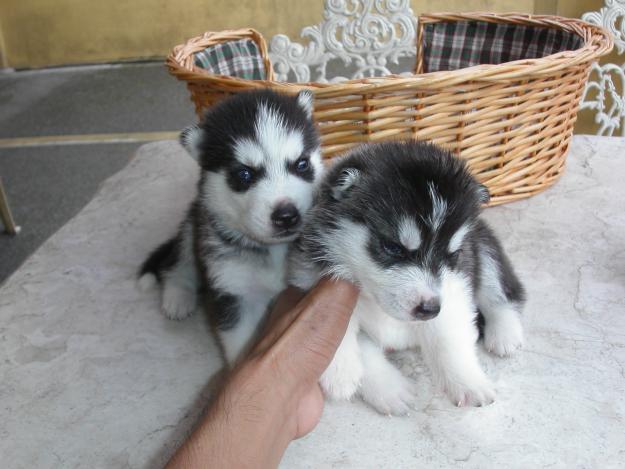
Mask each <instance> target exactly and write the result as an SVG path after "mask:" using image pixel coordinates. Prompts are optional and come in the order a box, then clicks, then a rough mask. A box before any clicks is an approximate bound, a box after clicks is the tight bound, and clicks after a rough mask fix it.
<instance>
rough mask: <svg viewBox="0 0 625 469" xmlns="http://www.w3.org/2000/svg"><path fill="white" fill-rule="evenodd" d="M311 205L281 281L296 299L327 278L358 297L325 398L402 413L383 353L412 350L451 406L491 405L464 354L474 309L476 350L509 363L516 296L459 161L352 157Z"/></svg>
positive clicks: (408, 394) (433, 154)
mask: <svg viewBox="0 0 625 469" xmlns="http://www.w3.org/2000/svg"><path fill="white" fill-rule="evenodd" d="M316 199H317V200H316V201H315V206H314V207H313V209H312V210H311V212H310V213H309V219H308V222H307V224H306V226H305V227H304V229H303V231H302V234H301V237H300V238H299V240H298V241H296V243H294V244H293V246H292V252H291V255H290V265H289V269H290V272H289V276H290V282H291V283H292V284H294V285H296V286H298V287H300V288H306V289H307V288H310V287H311V286H312V285H313V284H314V283H315V282H316V281H317V279H318V278H319V277H320V276H323V275H330V276H336V277H339V278H343V279H346V280H349V281H352V282H354V283H355V284H356V285H358V286H360V288H361V293H360V297H359V299H358V303H357V306H356V309H355V311H354V315H353V316H352V319H351V321H350V324H349V326H348V329H347V333H346V335H345V338H344V339H343V341H342V343H341V345H340V347H339V349H338V351H337V354H336V356H335V358H334V360H333V362H332V363H331V364H330V366H329V368H328V369H327V370H326V372H325V373H324V375H323V376H322V379H321V385H322V387H323V388H324V390H325V391H326V393H327V394H329V395H330V396H331V397H334V398H350V397H352V396H353V395H355V394H356V393H359V394H360V395H361V396H362V398H363V399H364V400H365V401H366V402H368V403H369V404H370V405H372V406H373V407H374V408H376V409H377V410H378V411H380V412H382V413H385V414H390V413H393V414H402V413H405V412H407V411H408V409H409V405H410V402H411V400H412V399H413V396H414V386H413V384H412V383H411V382H410V381H409V380H408V379H407V378H406V377H404V376H403V375H402V374H401V373H400V372H399V370H398V369H396V368H395V367H394V366H393V364H392V363H391V362H389V361H388V360H387V358H386V356H385V354H384V349H385V348H392V349H395V350H399V349H406V348H410V347H415V346H417V345H419V346H420V347H421V350H422V353H423V356H424V359H425V361H426V363H427V365H428V366H429V368H430V370H431V371H432V374H433V378H434V380H435V382H436V383H437V384H438V385H439V386H440V388H441V389H442V390H444V391H445V392H446V393H447V395H448V396H449V398H450V399H451V400H452V401H453V402H454V404H457V405H458V406H461V405H476V406H480V405H484V404H489V403H490V402H492V401H493V399H494V395H495V393H494V391H493V386H492V385H491V383H490V382H489V380H488V378H487V377H486V376H485V374H484V372H483V371H482V368H481V367H480V364H479V362H478V358H477V355H476V340H477V339H478V326H477V315H478V310H479V312H480V313H481V314H482V315H483V319H484V320H485V326H484V331H483V332H484V342H485V344H486V347H487V348H488V349H489V350H490V351H492V352H494V353H496V354H498V355H506V354H508V353H511V352H512V351H514V350H515V349H516V348H517V347H519V346H520V345H521V343H522V328H521V322H520V315H519V314H520V311H521V307H522V305H523V303H524V291H523V287H522V286H521V284H520V282H519V280H518V279H517V277H516V275H515V274H514V272H513V270H512V267H511V265H510V262H509V261H508V258H507V257H506V255H505V254H504V252H503V251H502V248H501V245H500V244H499V242H498V241H497V239H496V238H495V235H494V234H493V232H492V231H491V230H490V229H489V228H488V226H487V225H486V223H484V221H482V220H481V219H480V218H478V216H479V212H480V204H482V203H484V202H487V201H488V199H489V194H488V190H487V189H486V188H485V187H484V186H482V185H480V184H479V183H478V182H477V181H476V180H475V179H474V178H473V177H472V176H471V175H470V174H469V171H468V170H467V168H466V166H465V164H464V163H463V161H461V160H460V159H457V158H454V157H453V156H452V155H451V154H450V153H448V152H446V151H444V150H442V149H440V148H438V147H436V146H433V145H430V144H425V143H421V142H417V141H411V142H405V143H401V142H394V143H390V142H389V143H381V144H372V145H367V146H361V147H359V148H357V149H356V150H354V151H353V152H352V153H351V154H348V155H347V156H345V157H342V158H340V159H339V160H338V161H336V163H335V164H334V165H333V166H332V167H331V169H329V170H328V172H327V173H326V177H324V180H323V182H322V183H321V185H320V188H319V190H318V193H317V195H316Z"/></svg>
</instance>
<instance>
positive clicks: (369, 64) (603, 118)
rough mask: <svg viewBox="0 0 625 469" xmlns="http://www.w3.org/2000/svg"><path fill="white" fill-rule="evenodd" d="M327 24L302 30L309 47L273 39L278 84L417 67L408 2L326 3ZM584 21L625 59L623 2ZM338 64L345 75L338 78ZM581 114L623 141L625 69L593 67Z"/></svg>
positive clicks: (611, 0) (609, 1)
mask: <svg viewBox="0 0 625 469" xmlns="http://www.w3.org/2000/svg"><path fill="white" fill-rule="evenodd" d="M323 18H324V19H323V21H322V22H321V23H319V24H317V25H315V26H308V27H306V28H304V29H303V30H302V34H301V36H302V37H303V38H305V39H308V43H307V44H306V45H303V44H300V43H297V42H291V40H290V39H289V37H288V36H285V35H284V34H278V35H276V36H274V37H273V38H272V39H271V42H270V52H269V55H270V58H271V61H272V63H273V66H274V72H275V76H276V79H277V80H280V81H295V82H307V81H318V82H322V83H325V82H328V81H330V82H337V81H342V80H347V79H349V78H363V77H370V76H383V75H388V74H391V73H400V74H407V73H411V72H410V71H407V70H413V69H414V66H406V64H405V63H404V64H401V59H413V62H414V57H415V55H416V47H415V43H416V26H417V24H416V19H415V16H414V13H413V11H412V9H411V8H410V2H409V0H325V7H324V13H323ZM582 19H583V20H585V21H588V22H590V23H594V24H597V25H600V26H603V27H604V28H606V29H607V30H608V31H610V32H611V33H612V35H613V36H614V43H615V45H616V49H617V51H618V53H619V54H623V53H625V0H605V6H604V7H603V8H601V9H600V10H599V11H596V12H590V13H586V14H584V15H583V16H582ZM337 62H338V64H339V65H342V73H336V69H337ZM329 64H331V68H332V73H330V74H329V73H328V65H329ZM402 65H403V66H402ZM329 75H331V76H329ZM581 109H588V110H591V111H594V113H595V122H596V123H597V124H598V125H599V130H598V131H597V134H598V135H613V134H614V133H615V132H617V131H618V132H620V134H621V135H623V136H625V63H624V64H622V65H617V64H613V63H608V64H604V65H601V66H600V65H597V64H595V65H594V66H593V69H592V73H591V77H590V80H589V81H588V83H587V85H586V89H585V90H584V95H583V97H582V103H581Z"/></svg>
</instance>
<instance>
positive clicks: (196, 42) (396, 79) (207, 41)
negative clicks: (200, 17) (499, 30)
mask: <svg viewBox="0 0 625 469" xmlns="http://www.w3.org/2000/svg"><path fill="white" fill-rule="evenodd" d="M468 20H469V21H470V20H473V21H486V22H495V23H497V22H498V23H509V24H518V25H524V26H535V27H550V28H557V29H561V30H565V31H569V32H571V33H574V34H577V35H578V36H580V37H581V39H582V40H583V41H584V44H583V46H582V47H580V48H579V49H576V50H573V51H562V52H557V53H555V54H550V55H547V56H544V57H540V58H536V59H520V60H515V61H511V62H505V63H502V64H480V65H475V66H472V67H467V68H463V69H458V70H443V71H437V72H428V73H418V74H414V75H411V76H400V75H386V76H383V77H370V78H360V79H352V80H346V81H341V82H329V83H321V82H306V83H291V82H282V81H274V80H273V79H272V78H273V70H272V66H271V62H270V61H269V57H268V53H267V47H266V42H265V40H264V38H263V37H262V35H261V34H260V33H259V32H258V31H256V30H254V29H252V28H245V29H238V30H225V31H218V32H206V33H204V34H202V35H200V36H196V37H193V38H191V39H189V40H187V41H186V42H185V43H183V44H180V45H178V46H175V47H174V48H173V49H172V51H171V52H170V54H169V55H168V56H167V59H166V65H167V67H168V68H169V71H170V73H171V74H172V75H174V76H176V77H177V78H178V79H179V80H183V81H187V82H190V83H204V84H208V83H212V84H221V85H222V86H224V85H226V86H227V87H228V88H232V90H233V91H234V90H236V89H249V88H267V87H269V88H274V89H279V90H282V91H285V92H292V93H294V92H297V91H299V90H302V89H308V90H310V91H311V92H313V93H314V94H315V95H316V96H318V97H324V98H326V97H327V98H331V97H333V95H335V94H336V95H338V96H340V95H344V94H345V91H347V90H346V88H351V89H354V90H356V89H357V90H358V93H366V92H367V91H369V90H371V92H374V91H375V92H383V91H384V88H385V87H387V86H388V87H392V88H393V90H397V88H398V87H402V86H405V87H406V88H412V87H415V86H419V87H421V88H424V87H428V88H431V89H437V88H443V87H449V86H451V85H459V84H462V83H466V82H468V81H481V82H500V81H508V80H512V79H529V78H539V77H545V76H549V75H553V74H555V73H558V72H562V71H565V70H566V69H568V68H569V67H571V66H574V65H579V64H583V63H588V62H591V61H594V60H597V59H598V58H599V57H601V56H603V55H606V54H608V53H609V52H610V51H611V50H612V48H613V40H612V37H611V36H610V34H609V33H608V32H607V31H606V30H605V29H603V28H601V27H599V26H596V25H593V24H591V23H588V22H586V21H583V20H579V19H576V18H564V17H561V16H554V15H533V14H525V13H489V12H473V13H447V12H442V13H427V14H422V15H419V16H418V34H420V32H421V30H422V25H423V24H428V23H435V22H453V21H458V22H459V21H468ZM241 38H251V39H253V40H255V41H256V42H257V44H258V45H259V49H260V52H261V56H262V58H263V60H264V61H265V64H266V67H267V72H268V79H265V80H248V79H243V78H237V77H231V76H226V75H216V74H211V73H210V72H207V71H205V70H203V69H198V68H197V67H195V66H194V65H193V63H191V62H192V61H190V58H191V57H192V54H193V53H194V52H196V51H199V50H202V49H204V48H206V47H208V46H209V45H212V44H215V43H218V42H223V41H225V40H233V39H241ZM419 39H420V36H418V40H417V44H415V47H417V48H418V47H419V42H420V40H419ZM417 62H418V57H417ZM189 64H190V65H189Z"/></svg>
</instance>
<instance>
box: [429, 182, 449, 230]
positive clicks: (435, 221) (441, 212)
mask: <svg viewBox="0 0 625 469" xmlns="http://www.w3.org/2000/svg"><path fill="white" fill-rule="evenodd" d="M428 192H429V193H430V199H431V200H432V213H430V215H429V216H428V218H427V223H428V224H429V225H430V226H431V227H432V229H433V230H437V229H438V228H440V226H441V225H442V224H443V221H444V220H445V215H446V212H447V201H446V200H443V198H442V197H441V196H440V194H439V193H438V192H436V188H435V187H434V183H433V182H431V181H430V182H428Z"/></svg>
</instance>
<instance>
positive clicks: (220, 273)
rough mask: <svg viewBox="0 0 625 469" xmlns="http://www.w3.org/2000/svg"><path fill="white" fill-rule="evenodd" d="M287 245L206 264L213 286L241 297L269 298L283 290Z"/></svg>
mask: <svg viewBox="0 0 625 469" xmlns="http://www.w3.org/2000/svg"><path fill="white" fill-rule="evenodd" d="M287 248H288V246H287V245H275V246H270V247H269V248H268V250H267V252H266V253H263V254H251V255H242V256H237V257H232V258H222V259H217V260H215V261H213V262H212V263H210V264H209V266H208V270H209V275H210V277H211V279H212V281H213V284H214V286H215V287H217V288H218V289H220V290H223V291H227V292H229V293H231V294H234V295H238V296H245V297H248V298H249V297H258V298H259V299H260V298H266V299H271V298H273V296H275V295H276V294H278V293H279V292H280V291H282V290H283V289H284V288H285V286H286V285H285V271H286V254H287Z"/></svg>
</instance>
